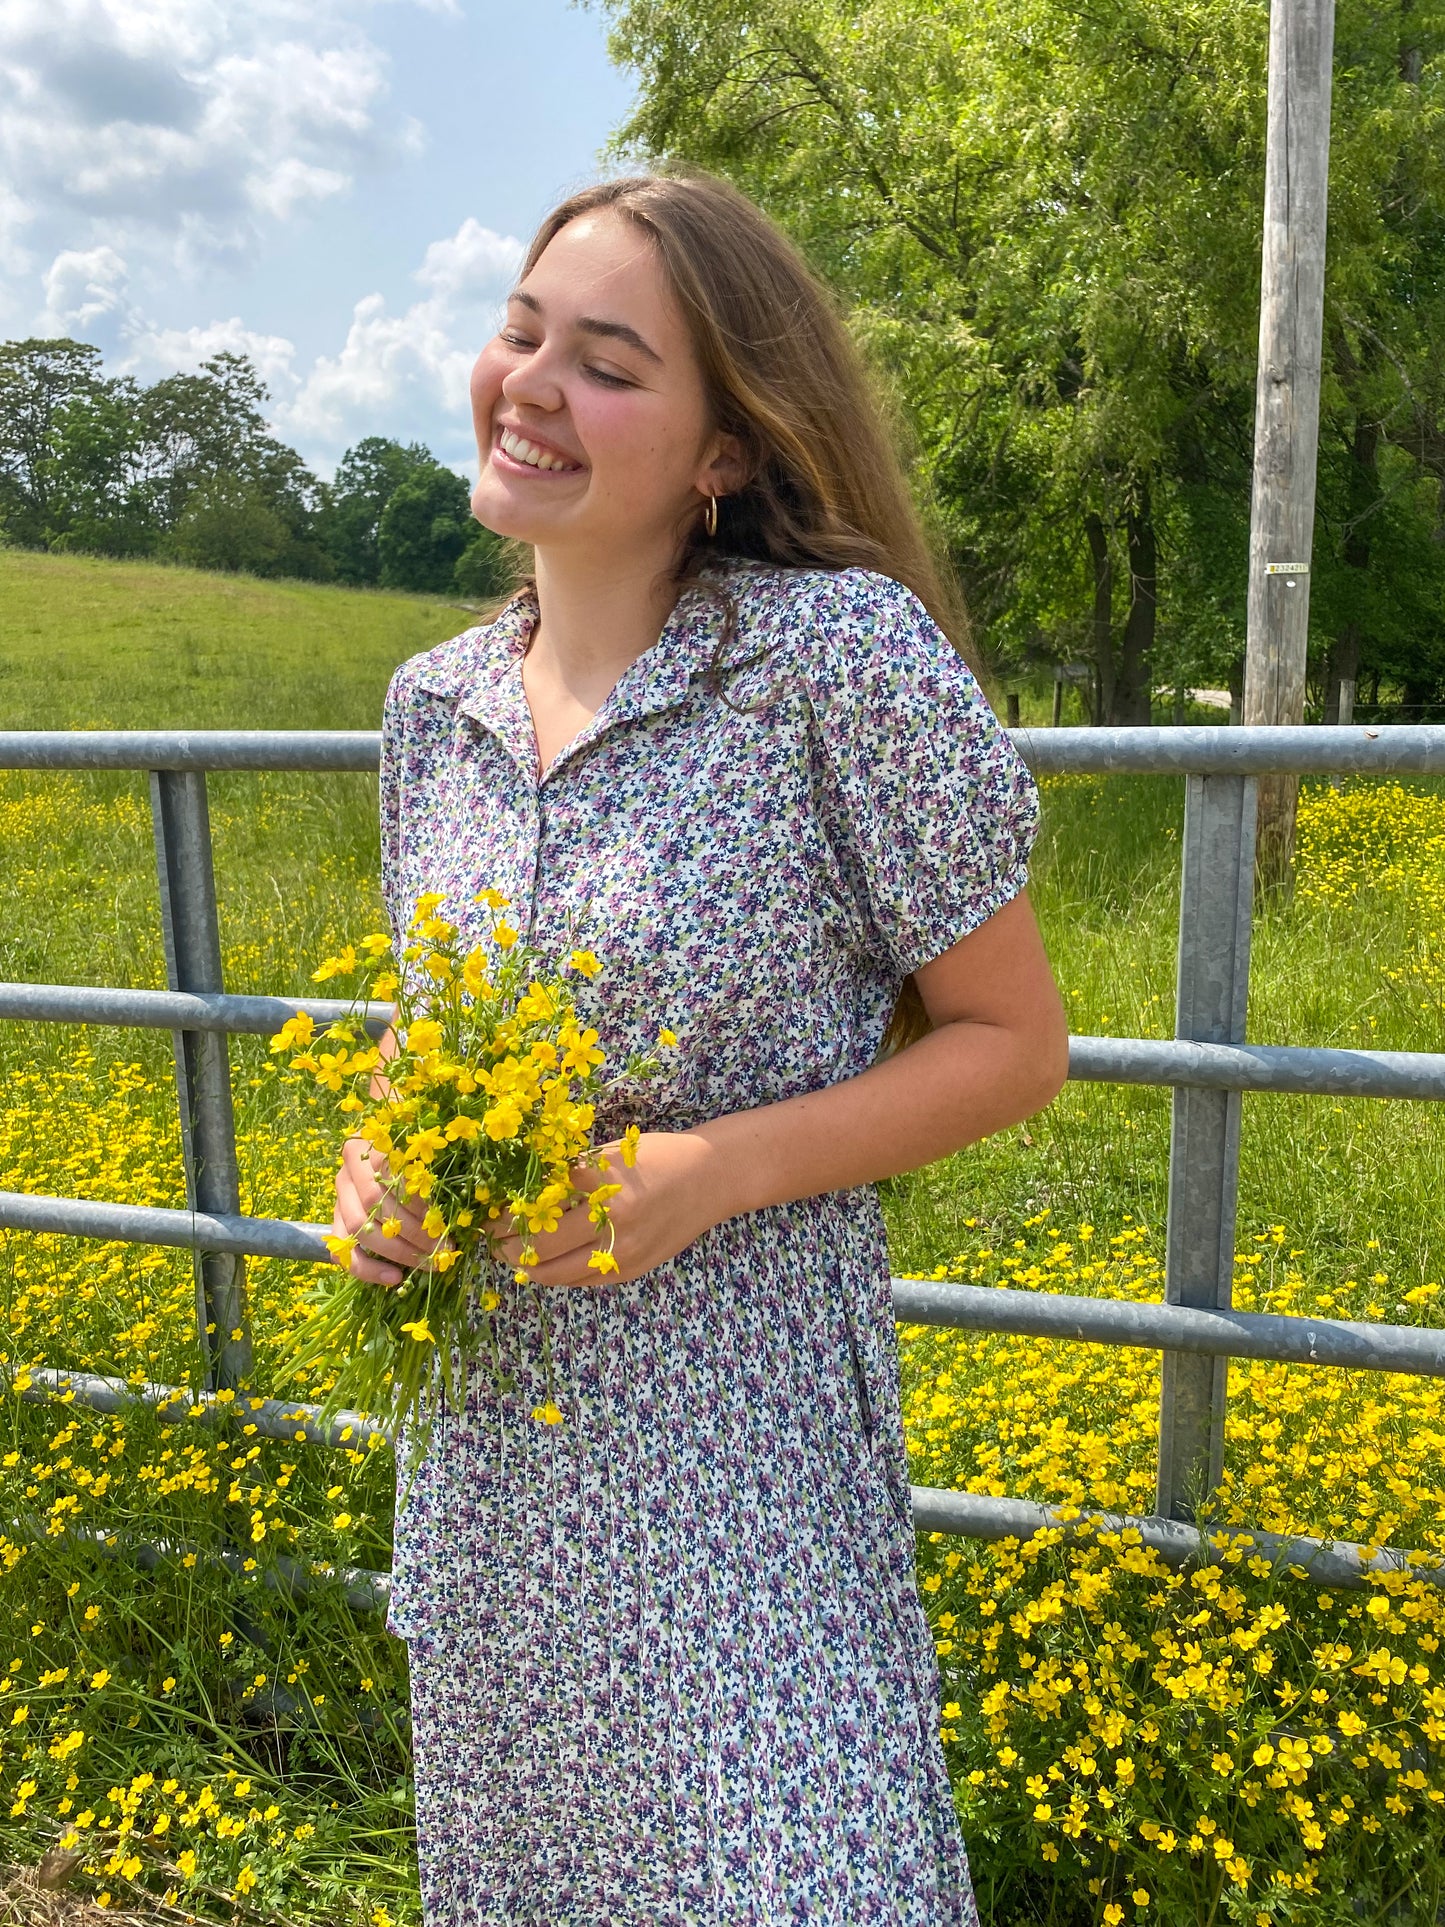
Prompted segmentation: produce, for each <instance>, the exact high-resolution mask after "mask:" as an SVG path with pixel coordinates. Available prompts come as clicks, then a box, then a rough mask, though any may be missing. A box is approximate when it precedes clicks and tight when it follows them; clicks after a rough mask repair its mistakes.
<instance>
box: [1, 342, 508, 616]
mask: <svg viewBox="0 0 1445 1927" xmlns="http://www.w3.org/2000/svg"><path fill="white" fill-rule="evenodd" d="M267 400H268V393H267V389H266V386H265V383H264V382H263V381H262V380H261V378H260V376H259V375H258V373H257V371H256V369H255V367H254V366H253V364H252V363H251V362H250V361H249V360H248V359H247V358H246V357H245V356H244V355H236V354H230V353H223V354H218V355H215V356H213V357H212V358H211V359H210V360H209V361H205V362H202V364H201V366H200V368H199V370H198V371H197V372H196V373H195V374H184V375H167V376H165V377H164V378H163V379H162V380H160V381H156V382H153V383H151V384H150V385H149V386H144V385H142V384H140V383H138V382H136V381H135V380H133V379H132V378H131V377H130V376H126V375H121V376H107V375H106V374H105V372H104V370H103V368H102V365H101V355H100V350H99V349H97V348H94V347H92V346H90V345H89V344H87V343H85V342H81V341H72V340H69V339H60V340H50V341H44V340H29V341H7V342H3V343H0V541H3V542H9V543H14V544H16V545H19V546H23V547H26V548H37V549H49V550H52V551H57V552H62V553H66V552H68V553H81V554H92V555H112V556H151V557H155V558H158V559H161V560H169V561H174V562H184V563H189V564H191V565H192V566H194V567H196V568H203V569H232V570H246V571H248V572H249V573H251V574H254V575H260V576H299V577H302V578H304V579H309V580H313V581H335V582H343V583H348V584H352V585H356V586H366V585H376V586H379V587H382V588H392V589H411V590H418V591H425V592H429V593H432V594H440V595H451V594H455V595H458V596H461V597H464V598H485V597H487V596H490V595H492V594H494V593H497V592H499V591H500V590H502V589H503V588H505V586H506V585H507V582H508V580H509V571H508V568H507V565H506V563H505V561H504V558H503V554H502V548H501V544H500V543H499V542H498V540H497V538H496V537H495V536H494V535H492V534H491V533H490V531H489V530H486V529H484V528H482V527H481V526H480V524H479V523H477V522H476V521H474V520H473V518H472V514H471V507H470V502H469V495H468V490H467V485H466V483H465V482H464V481H463V480H462V478H461V477H460V476H459V475H458V474H457V473H456V472H455V470H453V469H450V468H447V467H445V466H444V465H443V464H442V463H440V462H438V461H437V460H436V458H435V456H433V454H432V453H431V451H430V450H429V449H427V448H425V447H423V446H422V445H421V444H420V443H418V442H411V443H407V444H402V443H400V442H396V441H390V440H387V439H386V438H385V437H382V436H376V435H373V436H368V437H367V438H366V439H365V440H363V441H360V442H358V443H357V444H356V445H355V447H353V448H349V449H348V450H347V451H346V454H345V455H344V456H343V457H342V459H341V463H340V465H339V466H338V468H337V471H336V475H335V478H334V479H333V480H332V481H331V482H324V481H321V480H320V479H318V477H317V476H316V475H314V474H313V473H312V472H311V470H310V469H309V468H307V466H306V464H305V463H304V462H303V461H302V459H301V457H300V456H299V455H298V454H297V453H296V451H295V449H293V448H288V447H287V446H286V444H285V443H284V442H281V441H278V440H277V439H276V437H275V436H273V435H272V434H270V433H269V432H268V430H267V427H266V419H265V414H264V412H263V411H264V405H265V403H266V401H267Z"/></svg>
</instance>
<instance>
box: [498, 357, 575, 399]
mask: <svg viewBox="0 0 1445 1927" xmlns="http://www.w3.org/2000/svg"><path fill="white" fill-rule="evenodd" d="M502 393H503V394H504V395H505V396H506V398H507V400H508V401H514V402H525V403H526V404H527V405H528V406H529V407H532V408H544V409H546V410H548V411H549V412H555V411H556V410H557V409H559V408H560V407H561V406H562V387H561V383H560V382H559V381H558V379H557V377H556V375H555V374H554V373H553V371H552V367H551V363H550V362H549V361H548V360H547V359H546V351H545V349H538V350H537V352H536V353H535V354H532V355H529V356H528V357H527V359H526V360H525V361H521V362H518V363H517V365H516V367H515V368H509V369H508V370H507V372H506V374H505V375H504V376H503V377H502Z"/></svg>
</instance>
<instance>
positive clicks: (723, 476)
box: [697, 434, 750, 498]
mask: <svg viewBox="0 0 1445 1927" xmlns="http://www.w3.org/2000/svg"><path fill="white" fill-rule="evenodd" d="M749 479H750V478H749V475H748V465H747V459H746V456H745V455H744V453H743V445H742V442H741V440H740V439H739V438H738V437H737V436H736V435H724V434H718V435H715V436H714V437H713V441H712V447H711V449H710V450H709V452H708V456H707V459H706V461H705V462H704V463H703V466H702V469H701V470H700V472H699V474H698V478H697V489H698V493H699V494H700V495H716V496H718V497H719V498H721V497H722V496H724V495H736V494H737V492H738V490H739V489H740V488H745V487H746V486H747V483H748V481H749Z"/></svg>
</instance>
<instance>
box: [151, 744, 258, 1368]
mask: <svg viewBox="0 0 1445 1927" xmlns="http://www.w3.org/2000/svg"><path fill="white" fill-rule="evenodd" d="M150 780H151V816H152V820H153V823H154V827H155V844H156V869H157V872H158V875H159V881H160V896H161V927H162V932H163V935H164V938H165V951H166V981H167V982H168V983H169V985H170V987H171V989H172V990H173V991H201V992H207V991H209V992H217V991H220V990H222V989H223V988H224V985H223V983H222V977H221V935H220V928H219V925H218V923H217V918H216V882H215V876H214V873H213V870H212V867H211V823H210V814H209V811H208V809H207V807H206V779H205V776H204V775H203V774H202V773H200V772H199V771H195V770H152V771H151V779H150ZM174 1037H175V1061H176V1097H177V1102H178V1104H179V1107H180V1116H181V1141H182V1147H183V1150H184V1154H185V1165H186V1195H187V1199H188V1202H189V1204H190V1206H191V1209H192V1210H193V1211H196V1212H206V1213H214V1214H219V1215H221V1216H230V1215H234V1214H236V1213H238V1212H239V1211H240V1208H241V1193H240V1179H239V1175H238V1172H237V1168H236V1122H235V1115H234V1112H233V1110H232V1105H231V1064H230V1056H229V1053H228V1051H227V1048H226V1039H225V1036H224V1035H223V1034H221V1033H219V1032H216V1031H209V1030H186V1029H181V1030H177V1031H176V1032H175V1033H174ZM197 1249H198V1250H199V1252H200V1257H199V1260H198V1263H197V1268H196V1269H197V1276H196V1321H197V1325H198V1327H199V1331H200V1339H201V1348H202V1351H203V1353H204V1355H205V1357H206V1359H207V1361H208V1375H209V1379H210V1383H211V1386H212V1388H213V1389H216V1390H220V1389H223V1388H226V1387H235V1386H238V1385H244V1384H246V1383H247V1382H248V1380H249V1379H250V1376H251V1331H250V1324H249V1320H248V1318H247V1313H246V1272H245V1266H244V1264H243V1263H242V1260H241V1258H240V1257H239V1255H238V1254H237V1253H236V1252H234V1251H229V1250H223V1249H222V1250H217V1249H207V1248H206V1247H204V1246H199V1247H197Z"/></svg>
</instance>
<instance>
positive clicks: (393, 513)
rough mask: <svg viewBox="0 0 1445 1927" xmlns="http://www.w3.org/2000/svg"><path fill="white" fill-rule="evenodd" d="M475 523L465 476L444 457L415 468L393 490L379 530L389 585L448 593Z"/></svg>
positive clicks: (384, 575)
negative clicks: (447, 464)
mask: <svg viewBox="0 0 1445 1927" xmlns="http://www.w3.org/2000/svg"><path fill="white" fill-rule="evenodd" d="M471 528H472V510H471V498H470V495H469V492H468V489H467V485H466V483H465V482H464V481H463V480H462V478H461V476H460V475H458V474H457V473H456V471H455V470H454V469H450V468H443V467H442V466H441V464H440V463H433V465H432V466H431V467H430V468H418V469H415V470H413V472H412V473H411V474H410V475H408V476H407V477H406V479H405V480H404V481H403V482H401V483H400V484H399V486H398V487H397V488H396V489H395V490H394V491H393V493H392V495H391V498H390V500H389V501H388V502H387V505H386V508H385V510H384V511H383V514H382V517H381V524H380V527H379V528H378V530H377V551H378V554H379V556H380V560H381V577H380V579H381V582H382V584H383V586H384V587H386V588H388V589H416V590H430V591H431V592H432V593H433V594H445V593H446V592H447V591H448V590H449V589H450V588H451V587H452V578H453V574H454V572H455V570H456V565H457V562H458V559H459V558H460V556H461V554H462V552H463V550H464V549H465V548H466V547H467V544H468V541H469V539H470V533H471Z"/></svg>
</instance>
